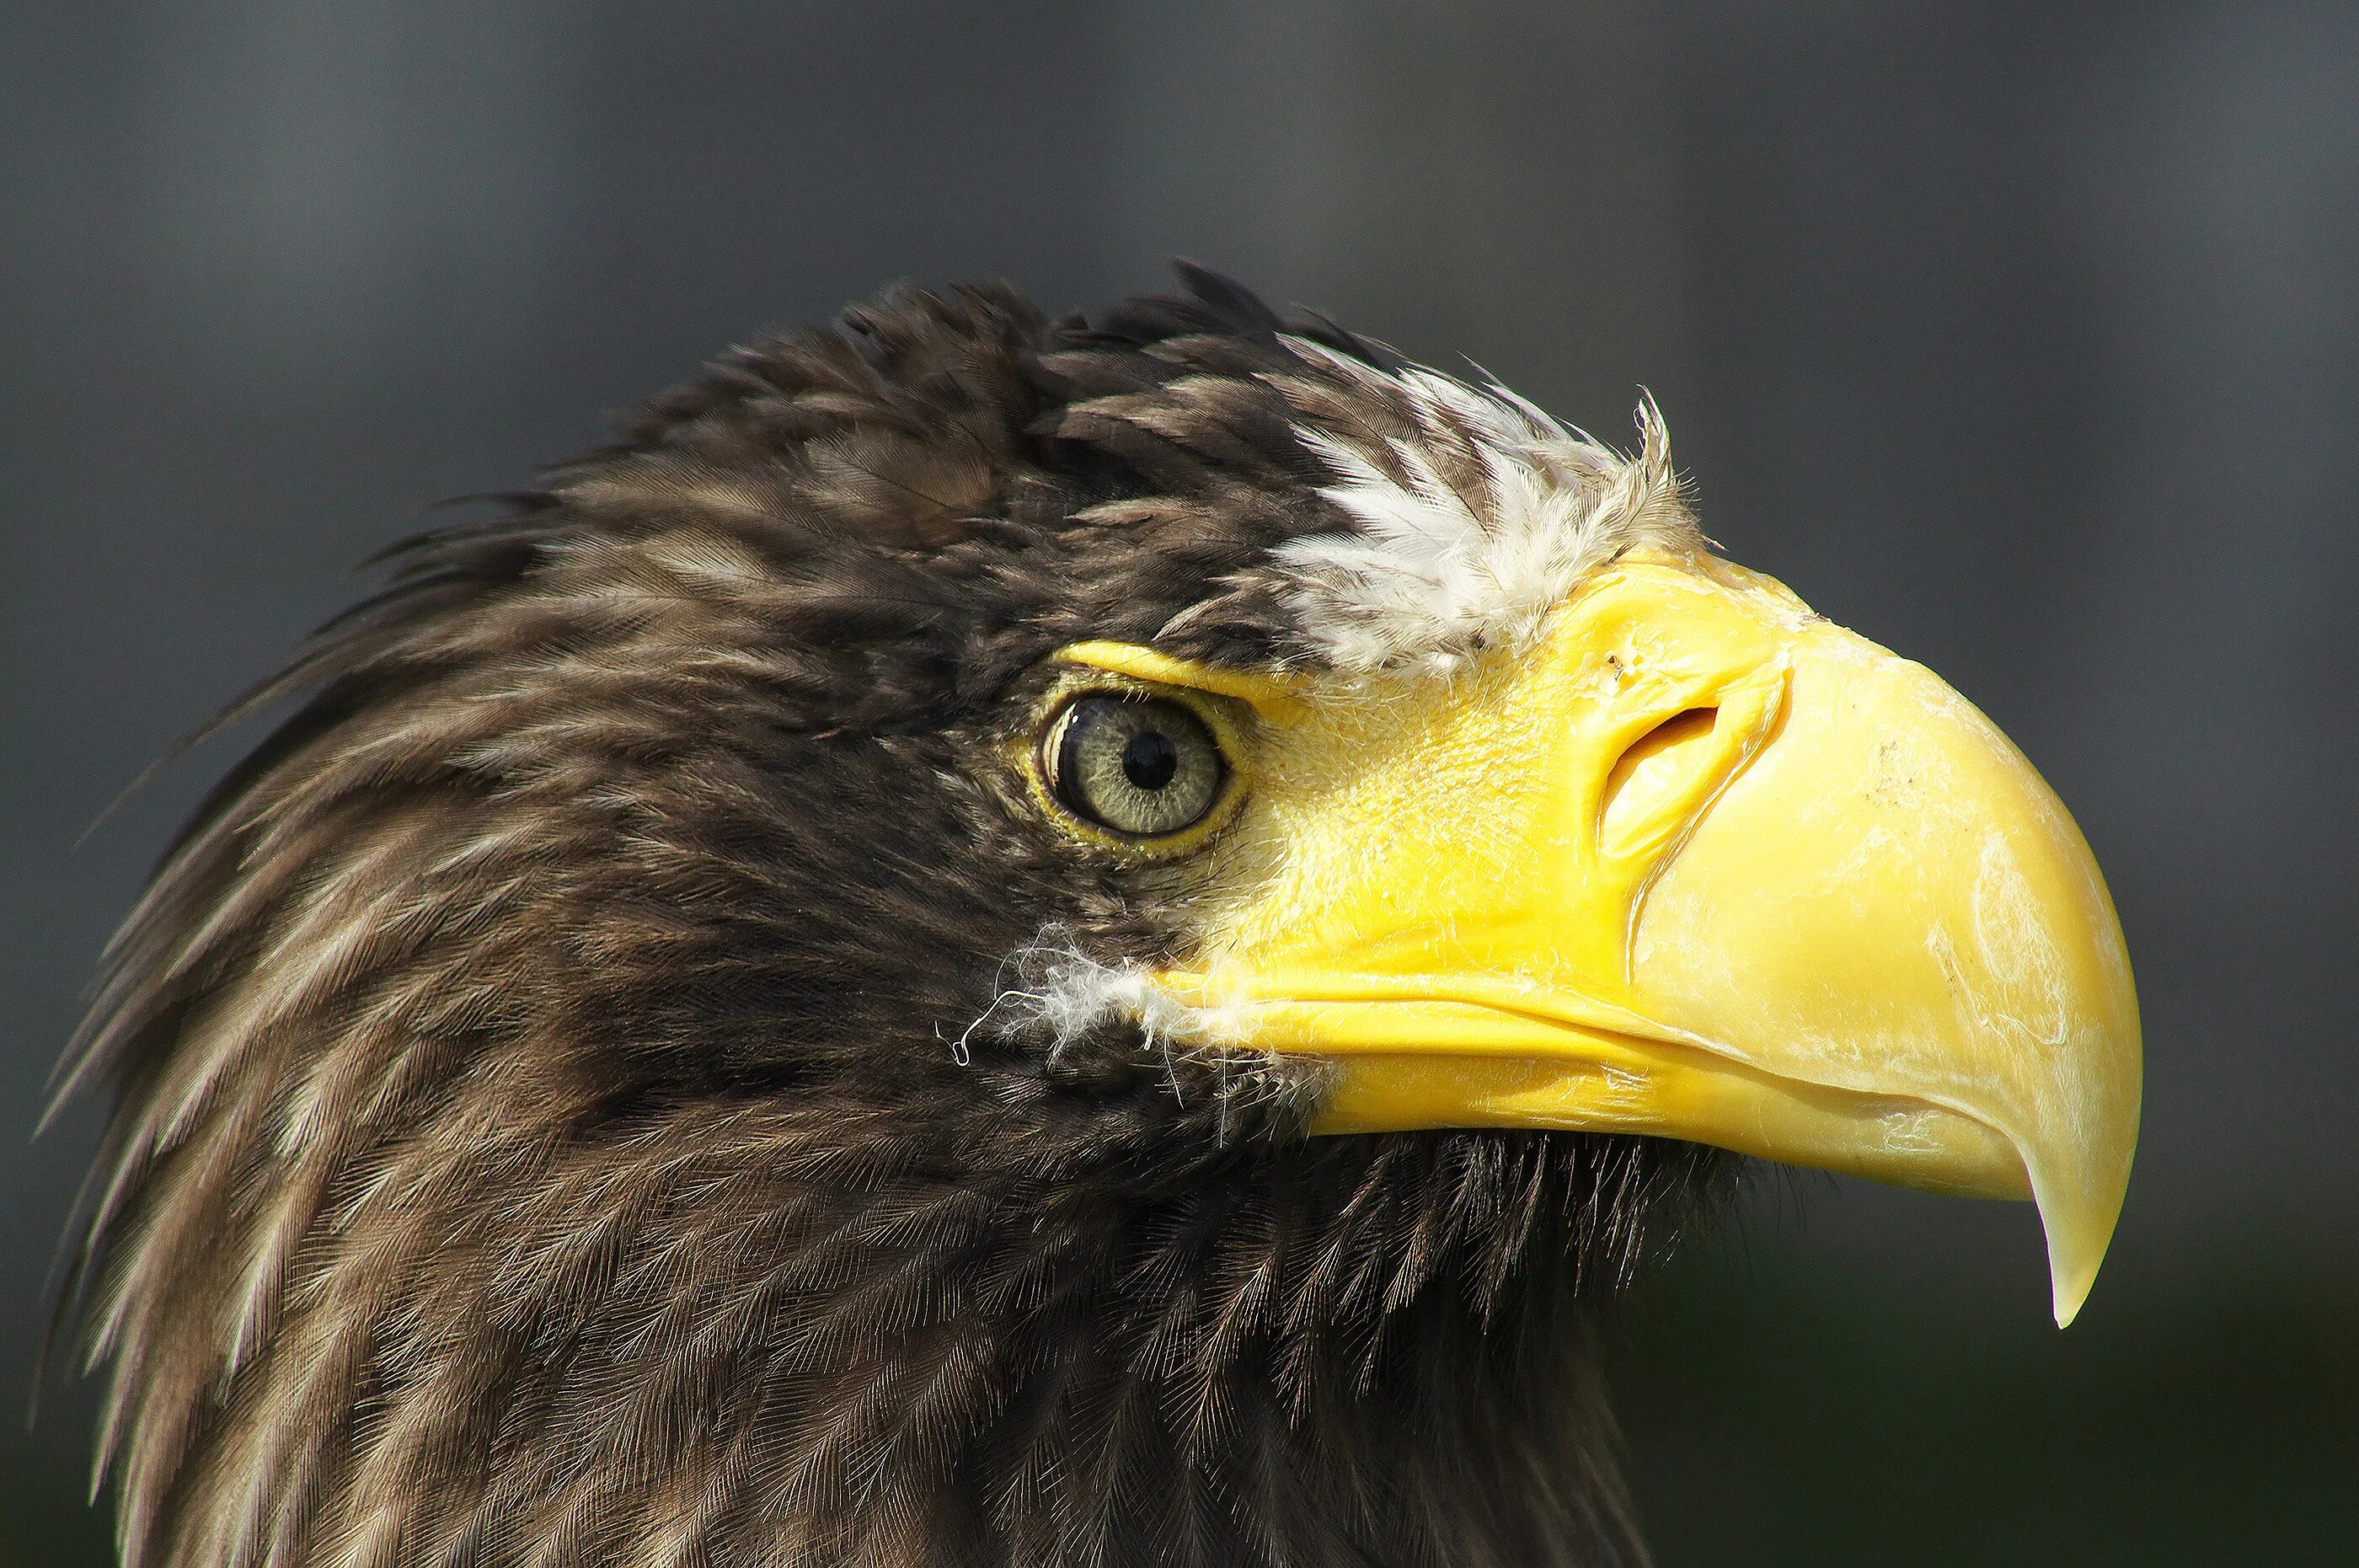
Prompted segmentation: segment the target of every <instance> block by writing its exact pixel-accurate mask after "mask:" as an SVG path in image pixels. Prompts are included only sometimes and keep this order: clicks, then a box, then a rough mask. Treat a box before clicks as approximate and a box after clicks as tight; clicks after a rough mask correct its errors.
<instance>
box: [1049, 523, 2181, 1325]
mask: <svg viewBox="0 0 2359 1568" xmlns="http://www.w3.org/2000/svg"><path fill="white" fill-rule="evenodd" d="M1065 657H1066V658H1067V659H1071V660H1073V661H1075V662H1081V663H1089V664H1096V665H1099V666H1101V667H1102V668H1109V669H1121V670H1125V672H1128V673H1132V674H1139V675H1145V674H1148V673H1149V672H1150V671H1151V675H1152V678H1154V679H1158V680H1162V681H1169V682H1172V683H1176V684H1181V685H1191V686H1194V687H1196V688H1197V689H1198V690H1201V691H1221V692H1222V693H1223V695H1226V696H1230V697H1233V698H1239V699H1241V700H1244V701H1247V702H1252V704H1253V705H1254V707H1255V708H1256V713H1257V719H1258V723H1257V724H1256V725H1255V742H1254V746H1255V750H1254V755H1253V756H1252V757H1250V759H1249V761H1248V766H1247V768H1246V771H1247V774H1248V777H1249V778H1250V780H1251V782H1250V785H1249V788H1248V790H1247V793H1246V795H1245V799H1244V800H1243V802H1242V804H1241V806H1240V807H1239V808H1238V811H1237V815H1236V819H1235V821H1234V822H1232V823H1230V824H1229V825H1228V826H1226V827H1224V828H1223V830H1222V832H1221V833H1219V835H1218V836H1217V837H1216V838H1215V839H1214V840H1212V842H1211V843H1210V844H1207V845H1205V846H1204V848H1203V850H1202V851H1201V853H1202V854H1204V855H1207V856H1208V857H1209V860H1208V866H1207V869H1208V873H1209V877H1210V880H1211V883H1212V891H1211V892H1210V893H1209V894H1208V895H1207V896H1206V904H1205V907H1206V908H1207V909H1210V910H1211V913H1210V915H1209V916H1208V918H1207V919H1206V920H1204V921H1203V923H1202V927H1201V931H1200V932H1199V939H1200V940H1199V944H1198V951H1197V953H1196V954H1195V956H1194V957H1193V958H1192V959H1191V960H1190V962H1189V963H1187V964H1184V965H1182V966H1178V967H1174V968H1172V969H1170V970H1167V971H1164V972H1161V973H1159V974H1157V975H1151V976H1149V975H1145V974H1141V973H1134V972H1130V971H1111V972H1108V974H1107V975H1106V976H1105V978H1104V983H1103V984H1098V983H1096V981H1095V979H1094V977H1091V976H1088V975H1086V973H1085V972H1081V971H1069V972H1067V973H1066V974H1065V975H1064V977H1063V982H1062V984H1061V985H1060V986H1057V987H1052V988H1050V994H1052V995H1056V996H1060V998H1061V999H1060V1000H1057V1001H1055V1002H1054V1003H1053V1004H1043V1006H1044V1007H1047V1008H1048V1010H1046V1011H1043V1012H1041V1013H1040V1015H1039V1017H1038V1022H1040V1023H1043V1024H1049V1025H1051V1026H1052V1027H1057V1028H1060V1029H1062V1028H1066V1027H1070V1024H1071V1019H1069V1018H1066V1017H1065V1012H1071V1011H1072V1010H1073V1009H1075V1008H1079V1009H1081V1012H1074V1013H1073V1017H1075V1018H1078V1017H1080V1016H1081V1013H1082V1012H1088V1011H1089V1010H1090V1009H1093V1008H1094V1009H1103V1008H1106V1007H1123V1008H1126V1009H1129V1010H1130V1012H1131V1016H1133V1017H1134V1018H1136V1019H1137V1020H1138V1021H1139V1022H1140V1023H1141V1024H1143V1025H1145V1026H1146V1027H1147V1029H1148V1032H1149V1033H1150V1035H1151V1036H1154V1037H1156V1038H1159V1039H1161V1040H1181V1041H1202V1042H1204V1043H1207V1044H1215V1043H1217V1044H1222V1045H1227V1046H1230V1047H1233V1048H1234V1047H1244V1048H1247V1049H1260V1050H1267V1051H1278V1052H1281V1053H1287V1054H1291V1055H1299V1056H1304V1057H1312V1058H1317V1059H1320V1060H1321V1061H1323V1062H1326V1063H1328V1064H1329V1065H1330V1066H1331V1067H1332V1069H1333V1075H1332V1080H1331V1087H1330V1088H1329V1090H1328V1092H1327V1094H1326V1097H1325V1098H1324V1100H1323V1102H1322V1103H1321V1105H1320V1107H1319V1109H1318V1110H1317V1112H1316V1113H1315V1115H1314V1117H1313V1121H1312V1128H1311V1130H1313V1131H1314V1132H1319V1133H1327V1134H1334V1135H1348V1134H1352V1133H1356V1132H1369V1131H1379V1130H1407V1129H1415V1128H1429V1127H1561V1128H1578V1129H1586V1130H1593V1131H1601V1132H1624V1133H1646V1134H1652V1135H1656V1136H1660V1137H1667V1138H1684V1139H1688V1140H1690V1141H1695V1142H1701V1143H1709V1144H1716V1145H1719V1146H1721V1147H1723V1148H1727V1149H1734V1150H1736V1151H1738V1152H1741V1153H1745V1154H1752V1155H1756V1156H1759V1157H1762V1158H1765V1159H1770V1160H1781V1161H1785V1162H1788V1163H1792V1164H1800V1165H1810V1166H1818V1167H1821V1168H1824V1169H1827V1170H1832V1171H1846V1172H1850V1173H1853V1174H1857V1175H1864V1176H1869V1177H1873V1178H1875V1179H1877V1180H1881V1181H1895V1182H1899V1183H1902V1184H1904V1185H1909V1186H1917V1187H1923V1188H1928V1189H1930V1190H1934V1191H1940V1192H1960V1193H1968V1194H1973V1195H1980V1196H1989V1197H2012V1198H2024V1197H2028V1198H2031V1199H2033V1200H2034V1201H2035V1202H2037V1203H2038V1205H2039V1209H2040V1213H2041V1216H2042V1218H2043V1220H2044V1221H2045V1223H2046V1225H2047V1229H2048V1235H2049V1261H2050V1272H2051V1277H2052V1279H2053V1284H2054V1297H2055V1300H2054V1306H2055V1312H2056V1316H2057V1319H2058V1321H2059V1322H2060V1323H2064V1322H2069V1321H2070V1320H2071V1316H2072V1314H2073V1313H2074V1312H2076V1311H2077V1310H2078V1309H2079V1307H2080V1304H2081V1302H2082V1300H2083V1299H2084V1298H2085V1297H2086V1295H2087V1293H2088V1290H2089V1286H2090V1283H2091V1281H2092V1280H2093V1279H2094V1277H2095V1274H2096V1270H2097V1266H2098V1264H2099V1262H2100V1261H2101V1260H2102V1259H2103V1258H2104V1249H2105V1245H2106V1242H2107V1240H2108V1239H2109V1238H2110V1236H2111V1235H2112V1231H2113V1227H2114V1218H2115V1216H2116V1215H2117V1214H2118V1213H2119V1210H2120V1206H2121V1202H2122V1195H2123V1192H2124V1189H2125V1186H2126V1183H2127V1181H2128V1175H2129V1167H2130V1161H2131V1157H2132V1154H2133V1152H2134V1149H2135V1145H2136V1127H2137V1114H2138V1100H2139V1082H2140V1062H2139V1041H2138V1025H2137V1012H2136V998H2135V996H2134V994H2133V991H2132V987H2131V981H2130V972H2129V965H2128V960H2127V956H2126V953H2125V951H2124V947H2123V943H2122V938H2121V931H2120V927H2119V924H2118V922H2117V921H2116V920H2115V918H2114V911H2113V908H2112V905H2111V902H2110V900H2109V899H2108V898H2107V897H2106V894H2105V890H2104V883H2103V881H2102V879H2101V878H2100V877H2099V876H2098V874H2097V870H2096V866H2095V865H2094V863H2093V859H2092V858H2091V856H2090V855H2089V852H2088V849H2087V846H2086V845H2085V844H2083V843H2082V839H2081V836H2080V834H2079V833H2078V831H2077V830H2076V829H2075V828H2074V826H2073V824H2072V822H2071V818H2070V817H2069V816H2068V815H2067V814H2066V813H2065V811H2064V810H2063V808H2062V807H2061V806H2060V804H2059V803H2058V802H2057V801H2056V799H2055V797H2054V796H2053V795H2052V794H2051V793H2050V792H2049V790H2048V789H2047V786H2046V785H2045V784H2044V783H2043V782H2042V781H2041V780H2040V779H2039V778H2038V774H2037V773H2035V772H2034V771H2033V770H2032V768H2031V767H2030V765H2029V764H2028V763H2027V762H2026V761H2025V760H2024V759H2023V757H2021V755H2020V754H2019V753H2017V751H2016V750H2015V748H2014V747H2013V746H2010V745H2009V744H2008V743H2007V741H2006V738H2005V737H2004V736H2003V735H2000V734H1999V733H1998V732H1997V730H1996V729H1995V728H1994V727H1993V726H1992V725H1991V724H1989V722H1988V721H1987V720H1985V719H1984V718H1983V716H1982V715H1981V714H1980V713H1977V712H1975V711H1974V709H1973V707H1972V705H1971V704H1969V703H1967V702H1966V701H1965V700H1964V699H1963V698H1962V697H1960V696H1958V694H1957V693H1956V692H1954V691H1951V689H1950V688H1948V687H1947V686H1945V685H1943V684H1942V683H1941V682H1940V681H1939V680H1937V679H1936V678H1935V677H1934V676H1932V674H1931V673H1930V671H1927V670H1925V669H1923V667H1921V666H1919V665H1915V664H1911V663H1908V661H1906V660H1903V659H1897V658H1896V657H1895V656H1893V655H1891V654H1889V653H1887V652H1886V651H1885V650H1884V649H1882V648H1877V647H1875V645H1874V644H1871V643H1869V642H1867V641H1865V640H1864V639H1863V638H1860V637H1855V636H1854V635H1853V634H1851V633H1849V632H1846V631H1843V629H1841V628H1840V627H1837V626H1832V625H1831V624H1829V623H1828V622H1826V621H1824V620H1823V619H1821V618H1820V617H1818V616H1816V615H1812V614H1810V611H1809V610H1808V608H1807V606H1805V605H1803V604H1801V602H1800V601H1799V599H1797V598H1795V597H1794V595H1793V594H1792V593H1789V592H1788V591H1787V590H1786V589H1785V588H1784V587H1783V586H1781V585H1780V584H1777V583H1775V582H1773V581H1771V580H1770V579H1767V578H1765V577H1762V576H1759V575H1757V574H1756V573H1752V572H1745V571H1744V570H1743V569H1741V568H1737V567H1734V566H1731V565H1729V564H1727V563H1725V562H1723V561H1717V560H1714V559H1712V558H1710V557H1708V556H1705V555H1702V554H1701V553H1700V552H1699V553H1694V554H1687V553H1680V554H1674V553H1671V552H1666V551H1660V550H1637V551H1633V552H1630V553H1628V554H1625V556H1624V557H1623V558H1622V559H1621V560H1619V561H1616V562H1614V563H1613V564H1612V565H1609V566H1607V567H1605V568H1604V569H1603V570H1601V571H1599V572H1595V573H1594V574H1593V575H1592V576H1591V577H1590V578H1589V579H1588V580H1587V581H1585V582H1584V583H1582V585H1581V587H1579V588H1578V589H1577V590H1576V591H1575V592H1574V593H1572V594H1571V596H1570V597H1569V598H1568V599H1567V600H1566V601H1565V602H1564V603H1563V604H1560V606H1559V607H1558V608H1557V609H1556V610H1555V611H1554V612H1553V614H1552V615H1551V617H1550V618H1549V621H1548V622H1547V623H1546V625H1545V626H1544V628H1543V630H1542V633H1541V635H1540V636H1539V637H1538V639H1537V641H1536V642H1535V643H1534V644H1533V645H1532V646H1530V647H1528V648H1521V649H1515V648H1509V649H1499V650H1495V652H1493V653H1492V654H1491V655H1489V656H1487V657H1484V658H1481V659H1477V660H1475V661H1474V662H1473V663H1472V664H1471V665H1469V666H1468V667H1466V668H1464V669H1462V670H1458V671H1457V672H1455V674H1454V675H1453V676H1452V677H1451V678H1450V679H1447V680H1441V679H1423V680H1420V679H1417V678H1414V677H1403V678H1401V679H1399V680H1397V681H1393V682H1390V683H1388V684H1387V683H1386V682H1383V681H1380V680H1379V681H1376V682H1375V685H1374V686H1373V687H1372V684H1371V681H1370V680H1369V678H1366V677H1357V678H1353V679H1351V680H1350V681H1349V682H1348V685H1349V693H1348V696H1344V695H1343V694H1341V693H1339V695H1338V698H1337V700H1333V701H1328V702H1322V701H1321V692H1320V690H1319V687H1318V684H1317V683H1316V682H1315V681H1303V680H1299V679H1296V680H1288V681H1285V682H1283V683H1282V689H1280V687H1279V684H1278V683H1272V690H1270V691H1266V692H1258V693H1257V692H1256V691H1255V690H1254V689H1253V688H1252V684H1251V682H1250V681H1245V682H1243V683H1241V682H1240V680H1239V678H1238V677H1237V676H1236V675H1235V674H1234V672H1222V671H1206V672H1204V673H1203V674H1202V675H1201V677H1198V676H1195V675H1192V674H1191V673H1190V669H1191V667H1186V666H1182V665H1180V664H1179V662H1178V661H1174V660H1169V659H1161V658H1160V656H1157V655H1154V654H1152V653H1150V652H1148V651H1147V650H1144V649H1122V648H1109V646H1108V645H1103V644H1088V645H1080V646H1078V647H1076V648H1070V649H1068V650H1066V655H1065ZM1084 979H1090V980H1091V981H1092V983H1091V984H1087V985H1084V984H1083V983H1082V981H1083V980H1084ZM1175 1006H1176V1008H1177V1010H1176V1011H1175ZM1058 1009H1065V1012H1059V1011H1058ZM1052 1014H1053V1015H1054V1016H1052Z"/></svg>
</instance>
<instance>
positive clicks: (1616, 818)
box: [1598, 708, 1720, 846]
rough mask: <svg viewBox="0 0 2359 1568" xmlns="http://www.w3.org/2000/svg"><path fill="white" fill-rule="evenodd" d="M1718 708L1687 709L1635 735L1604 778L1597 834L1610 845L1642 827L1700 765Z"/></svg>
mask: <svg viewBox="0 0 2359 1568" xmlns="http://www.w3.org/2000/svg"><path fill="white" fill-rule="evenodd" d="M1719 720H1720V710H1719V709H1718V708H1690V709H1688V710H1687V711H1686V712H1685V713H1675V714H1673V715H1672V716H1671V717H1669V718H1668V719H1665V720H1664V721H1663V722H1662V723H1661V724H1657V725H1656V726H1655V727H1654V728H1653V729H1651V730H1648V731H1647V733H1646V734H1645V735H1640V736H1639V737H1638V738H1637V739H1636V741H1635V742H1633V743H1632V744H1631V746H1630V749H1629V750H1627V751H1625V752H1624V753H1623V754H1622V757H1621V759H1620V760H1619V761H1617V762H1615V763H1614V771H1613V772H1612V773H1611V774H1609V775H1607V776H1606V779H1605V799H1604V801H1603V811H1602V814H1601V816H1600V818H1599V822H1598V829H1599V836H1600V838H1601V839H1602V840H1603V842H1604V843H1605V844H1607V845H1609V846H1612V845H1616V844H1622V843H1624V842H1625V841H1626V840H1628V839H1629V838H1630V837H1631V836H1633V835H1634V834H1636V833H1639V832H1640V831H1642V829H1643V827H1644V825H1645V824H1646V823H1647V822H1651V821H1652V820H1653V819H1654V818H1655V816H1656V815H1657V811H1656V810H1655V808H1656V807H1658V806H1659V805H1660V804H1661V803H1662V802H1663V801H1664V800H1667V799H1668V798H1669V797H1671V796H1673V795H1676V794H1678V793H1679V792H1680V789H1681V787H1682V786H1683V785H1685V784H1686V783H1688V782H1689V780H1690V779H1691V778H1692V777H1693V776H1694V774H1695V771H1696V769H1697V768H1701V767H1702V766H1703V765H1704V763H1705V760H1706V758H1707V757H1708V756H1709V753H1708V751H1707V749H1706V748H1707V747H1708V746H1709V745H1710V743H1711V741H1712V726H1713V725H1714V724H1717V723H1718V722H1719Z"/></svg>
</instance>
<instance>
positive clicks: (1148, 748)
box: [1122, 730, 1180, 789]
mask: <svg viewBox="0 0 2359 1568" xmlns="http://www.w3.org/2000/svg"><path fill="white" fill-rule="evenodd" d="M1179 771H1180V748H1179V747H1178V746H1173V745H1172V744H1171V737H1170V736H1169V735H1165V734H1164V733H1163V732H1162V731H1161V730H1141V731H1139V732H1138V733H1137V734H1136V735H1133V736H1131V737H1130V744H1129V745H1127V746H1124V747H1123V748H1122V776H1123V777H1124V778H1125V779H1129V780H1130V781H1131V782H1132V783H1133V784H1135V785H1136V786H1137V787H1138V788H1139V789H1162V788H1163V786H1165V785H1166V784H1169V783H1170V782H1171V776H1172V775H1173V774H1174V773H1177V772H1179Z"/></svg>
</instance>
